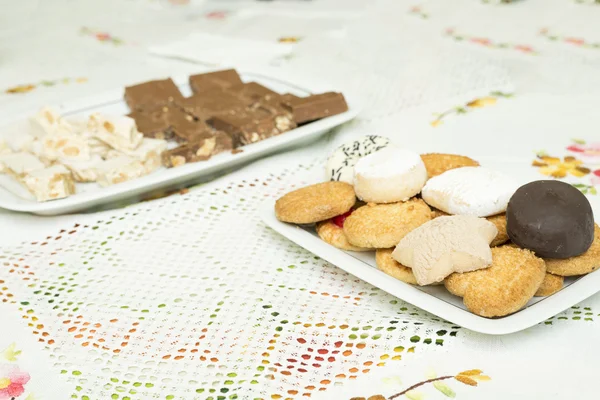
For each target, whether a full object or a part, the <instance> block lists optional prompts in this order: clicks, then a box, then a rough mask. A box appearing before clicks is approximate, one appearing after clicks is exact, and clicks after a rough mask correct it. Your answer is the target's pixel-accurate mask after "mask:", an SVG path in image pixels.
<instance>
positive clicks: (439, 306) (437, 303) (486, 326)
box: [259, 199, 600, 335]
mask: <svg viewBox="0 0 600 400" xmlns="http://www.w3.org/2000/svg"><path fill="white" fill-rule="evenodd" d="M274 206H275V200H274V199H269V200H266V201H265V202H263V203H262V204H261V206H260V208H259V213H260V217H261V219H262V221H263V222H264V223H265V224H266V225H267V226H268V227H269V228H271V229H273V230H274V231H275V232H277V233H278V234H280V235H282V236H283V237H285V238H287V239H288V240H290V241H292V242H294V243H295V244H297V245H298V246H300V247H302V248H304V249H305V250H307V251H309V252H311V253H313V254H314V255H316V256H318V257H320V258H322V259H324V260H326V261H328V262H330V263H331V264H333V265H335V266H336V267H338V268H340V269H342V270H344V271H346V272H348V273H350V274H352V275H354V276H356V277H357V278H359V279H361V280H363V281H365V282H367V283H369V284H371V285H373V286H375V287H378V288H379V289H382V290H384V291H385V292H387V293H389V294H391V295H392V296H395V297H397V298H399V299H401V300H404V301H406V302H408V303H410V304H412V305H414V306H416V307H419V308H421V309H423V310H425V311H427V312H430V313H431V314H434V315H436V316H438V317H440V318H443V319H444V320H447V321H449V322H451V323H453V324H456V325H458V326H461V327H463V328H465V329H469V330H471V331H474V332H479V333H483V334H488V335H507V334H511V333H515V332H519V331H522V330H525V329H527V328H530V327H532V326H534V325H537V324H539V323H541V322H543V321H546V320H547V319H549V318H550V317H553V316H555V315H557V314H558V313H560V312H562V311H564V310H566V309H568V308H570V307H572V306H574V305H576V304H578V303H580V302H581V301H583V300H585V299H586V298H588V297H590V296H592V295H594V294H595V293H597V292H599V291H600V273H593V272H592V273H589V274H587V275H585V276H583V277H581V278H579V279H577V280H576V281H575V282H573V283H572V284H570V285H569V286H568V287H566V288H564V289H562V290H561V291H559V292H557V293H555V294H553V295H550V296H548V297H545V298H544V299H542V300H540V301H539V302H537V303H535V304H532V305H531V306H529V307H527V308H525V309H522V310H520V311H517V312H516V313H514V314H511V315H508V316H506V317H501V318H485V317H480V316H478V315H476V314H473V313H471V312H469V311H467V310H463V309H462V308H459V307H457V306H455V305H452V304H450V303H447V302H446V301H444V300H441V299H439V298H437V297H435V296H433V295H431V294H429V293H426V292H424V291H421V290H419V289H416V288H414V287H412V285H409V284H407V283H405V282H401V281H399V280H397V279H395V278H393V277H391V276H389V275H387V274H385V273H384V272H381V271H379V270H378V269H376V268H373V267H371V266H369V267H368V270H367V269H366V268H365V266H364V265H363V264H364V262H363V261H360V260H358V259H356V258H355V257H353V256H352V255H350V254H347V253H346V252H345V251H343V250H340V249H337V248H335V247H333V246H331V245H329V244H327V243H325V242H324V241H322V240H321V239H319V238H318V237H316V236H315V235H312V234H311V233H309V232H307V231H306V230H304V229H303V228H301V227H299V226H296V225H293V224H288V223H285V222H281V221H279V220H278V219H277V218H276V217H275V213H274V211H273V210H274ZM594 272H596V271H594Z"/></svg>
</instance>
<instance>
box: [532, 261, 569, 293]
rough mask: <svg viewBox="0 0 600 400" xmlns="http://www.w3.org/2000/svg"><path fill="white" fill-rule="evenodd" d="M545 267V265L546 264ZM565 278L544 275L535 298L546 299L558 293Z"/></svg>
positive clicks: (548, 274)
mask: <svg viewBox="0 0 600 400" xmlns="http://www.w3.org/2000/svg"><path fill="white" fill-rule="evenodd" d="M546 266H547V264H546ZM564 281H565V278H564V277H562V276H558V275H554V274H550V273H546V276H545V277H544V280H543V281H542V284H541V285H540V287H539V288H538V290H537V292H535V296H536V297H547V296H550V295H553V294H554V293H556V292H558V291H559V290H560V289H562V287H563V283H564Z"/></svg>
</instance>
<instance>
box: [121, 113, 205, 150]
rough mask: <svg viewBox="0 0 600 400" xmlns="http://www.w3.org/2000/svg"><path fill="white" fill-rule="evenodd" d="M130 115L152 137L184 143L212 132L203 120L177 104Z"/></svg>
mask: <svg viewBox="0 0 600 400" xmlns="http://www.w3.org/2000/svg"><path fill="white" fill-rule="evenodd" d="M129 116H130V117H131V118H133V119H135V122H136V124H137V127H138V130H139V131H140V132H142V133H144V135H145V136H146V137H150V138H155V139H174V140H175V141H177V142H180V143H182V142H189V141H192V140H194V139H195V138H200V137H204V136H206V135H207V134H209V135H210V134H212V133H211V129H210V127H209V126H208V125H206V124H205V123H204V122H203V121H197V120H196V119H195V118H194V117H193V116H191V115H190V114H187V113H186V112H185V111H183V110H182V109H181V108H179V107H177V106H175V105H164V106H160V107H158V108H155V109H153V110H151V111H148V110H142V111H134V112H132V113H131V114H129Z"/></svg>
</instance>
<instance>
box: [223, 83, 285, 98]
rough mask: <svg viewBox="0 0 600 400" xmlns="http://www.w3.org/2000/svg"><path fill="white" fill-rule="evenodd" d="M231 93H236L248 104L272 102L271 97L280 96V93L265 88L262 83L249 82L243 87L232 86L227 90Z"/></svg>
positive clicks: (242, 85)
mask: <svg viewBox="0 0 600 400" xmlns="http://www.w3.org/2000/svg"><path fill="white" fill-rule="evenodd" d="M227 91H228V92H230V93H235V94H236V95H237V96H239V97H240V98H243V99H246V101H248V102H253V101H257V100H260V99H266V100H270V98H271V97H278V96H280V94H279V93H277V92H274V91H272V90H271V89H269V88H267V87H264V86H263V85H261V84H260V83H256V82H248V83H243V84H241V85H235V86H231V87H230V88H228V89H227Z"/></svg>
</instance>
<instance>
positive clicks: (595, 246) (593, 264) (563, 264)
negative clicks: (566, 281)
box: [545, 225, 600, 276]
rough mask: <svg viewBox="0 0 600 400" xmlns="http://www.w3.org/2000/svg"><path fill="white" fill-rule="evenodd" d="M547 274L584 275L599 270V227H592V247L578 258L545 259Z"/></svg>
mask: <svg viewBox="0 0 600 400" xmlns="http://www.w3.org/2000/svg"><path fill="white" fill-rule="evenodd" d="M545 260H546V267H547V268H548V272H550V273H552V274H554V275H560V276H574V275H584V274H587V273H590V272H592V271H595V270H597V269H599V268H600V227H598V225H595V226H594V241H593V242H592V246H591V247H590V248H589V249H588V251H586V252H585V253H583V254H582V255H580V256H576V257H571V258H566V259H562V260H560V259H552V258H546V259H545Z"/></svg>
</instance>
